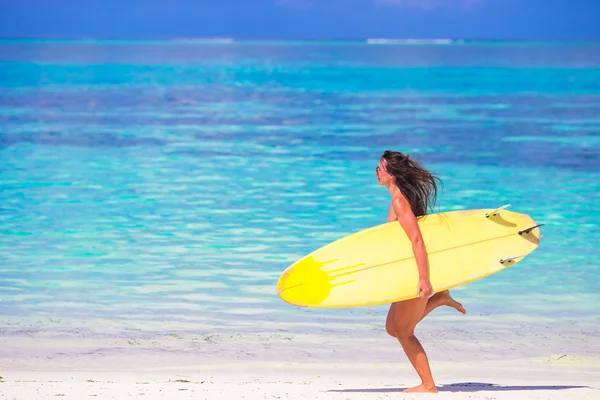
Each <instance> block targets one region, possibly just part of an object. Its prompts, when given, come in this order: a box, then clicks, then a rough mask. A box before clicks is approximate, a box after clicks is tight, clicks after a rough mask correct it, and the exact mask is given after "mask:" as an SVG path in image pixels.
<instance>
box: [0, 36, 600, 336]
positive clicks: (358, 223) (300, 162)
mask: <svg viewBox="0 0 600 400" xmlns="http://www.w3.org/2000/svg"><path fill="white" fill-rule="evenodd" d="M385 149H394V150H399V151H403V152H407V153H410V154H411V155H413V156H414V157H415V158H417V159H418V160H419V161H421V162H422V163H423V164H424V165H425V166H426V167H428V168H429V169H431V170H432V171H434V172H436V173H437V174H438V175H439V176H440V177H441V178H442V180H443V181H444V187H443V191H441V193H440V195H439V198H438V203H437V208H436V210H438V211H447V210H456V209H469V208H488V207H497V206H501V205H504V204H508V203H510V204H512V209H514V210H516V211H521V212H525V213H528V214H530V215H531V216H532V217H533V218H534V219H535V220H536V222H538V223H545V224H546V226H545V227H544V228H543V235H544V236H543V239H542V244H541V245H540V247H539V248H538V249H537V250H536V251H535V252H534V253H532V254H531V255H530V256H529V257H528V258H526V259H525V260H524V261H522V262H521V263H519V264H517V265H516V266H515V267H512V268H510V269H508V270H506V271H504V272H502V273H498V274H496V275H493V276H491V277H489V278H486V279H483V280H480V281H477V282H474V283H471V284H469V285H466V286H463V287H460V288H457V289H456V290H454V291H453V292H454V295H455V297H456V298H457V299H458V300H460V301H462V302H463V304H464V305H465V306H466V307H467V309H468V310H469V313H470V314H471V315H480V316H492V317H495V318H500V319H501V318H502V316H503V315H511V316H512V317H511V318H514V316H515V315H517V316H519V318H522V319H523V320H528V321H531V320H535V319H536V318H543V324H545V325H547V324H548V321H551V322H552V321H554V322H556V323H558V322H560V321H563V320H568V321H572V320H573V319H574V318H581V319H582V320H585V321H588V322H589V323H590V324H591V325H589V326H591V327H592V328H593V327H594V326H595V327H596V328H595V329H596V331H597V330H598V326H600V306H598V304H599V302H600V294H599V293H598V281H599V280H600V250H599V245H600V242H599V241H598V234H599V227H600V222H599V217H600V206H599V202H600V196H599V194H598V193H599V189H600V157H599V156H600V44H598V43H525V42H460V43H455V42H441V43H421V44H407V43H395V44H387V45H386V44H378V45H374V44H367V43H365V42H236V41H224V42H223V41H214V42H211V41H194V40H187V41H186V40H178V41H176V40H173V41H93V40H79V41H74V40H73V41H69V40H59V41H52V40H3V41H0V320H1V321H2V331H3V334H14V333H19V332H21V333H22V332H24V331H28V330H31V331H40V330H60V329H71V328H72V327H73V326H77V327H78V329H82V328H85V327H89V329H90V331H93V332H95V333H96V334H98V335H109V334H110V335H119V334H122V333H123V332H125V329H126V328H127V327H135V329H136V331H137V332H138V334H145V333H148V334H154V333H157V332H163V333H164V332H166V330H167V329H168V331H169V332H177V331H203V332H212V331H215V332H221V331H240V330H242V331H246V332H250V331H253V330H269V329H297V330H299V331H302V330H307V331H308V330H311V329H312V330H319V329H320V330H327V329H334V328H333V327H335V326H336V325H335V324H336V323H340V324H342V325H343V324H351V325H352V324H354V325H355V326H359V325H360V324H362V323H363V321H376V322H381V330H383V325H382V323H383V321H384V318H385V313H386V312H387V307H386V306H380V307H368V308H358V309H348V310H307V309H298V308H295V307H292V306H290V305H288V304H286V303H284V302H283V301H282V300H280V299H279V297H278V296H277V294H276V292H275V284H276V282H277V278H278V277H279V274H280V273H281V272H282V271H283V270H284V269H285V268H286V267H287V266H288V265H289V264H291V263H292V262H294V261H295V260H297V259H298V258H300V257H301V256H303V255H305V254H307V253H309V252H310V251H312V250H314V249H316V248H318V247H320V246H323V245H325V244H326V243H328V242H330V241H332V240H335V239H338V238H340V237H342V236H344V235H347V234H350V233H353V232H355V231H358V230H360V229H364V228H367V227H370V226H373V225H376V224H380V223H383V222H385V221H386V216H387V207H388V205H389V195H388V193H387V191H386V190H385V188H382V187H379V186H378V185H377V182H376V180H375V176H374V168H375V166H376V165H377V162H378V158H379V156H380V155H381V153H382V152H383V151H384V150H385ZM436 313H437V314H435V315H432V317H431V318H434V319H435V318H441V317H444V316H445V315H450V314H445V313H450V311H446V310H440V311H439V312H436ZM452 315H454V314H452ZM61 321H65V322H64V324H63V323H62V322H61ZM66 321H69V322H68V323H67V322H66ZM92 321H93V325H94V327H92ZM465 321H467V322H464V323H462V324H463V326H464V329H468V326H469V324H468V320H465ZM110 324H112V325H110ZM109 325H110V326H113V327H116V328H110V329H109V328H108V326H109ZM342 325H340V326H342ZM344 326H349V325H344ZM69 327H71V328H69ZM328 327H330V328H328ZM346 333H348V332H346Z"/></svg>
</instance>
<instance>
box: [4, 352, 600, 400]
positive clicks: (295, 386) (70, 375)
mask: <svg viewBox="0 0 600 400" xmlns="http://www.w3.org/2000/svg"><path fill="white" fill-rule="evenodd" d="M78 361H79V362H80V361H82V360H78ZM87 361H88V362H89V365H88V367H87V368H77V369H76V370H75V369H54V368H49V366H46V367H45V368H44V369H40V368H39V367H36V366H35V365H31V366H30V367H29V368H28V369H26V370H5V369H4V368H3V372H2V374H3V375H2V376H3V379H4V381H5V382H3V383H2V384H1V385H2V386H1V388H2V390H1V391H0V398H2V399H10V400H13V399H46V398H56V397H61V398H70V399H83V398H89V397H94V398H99V399H121V398H144V399H192V398H193V399H249V400H251V399H395V398H399V399H412V398H422V397H423V396H424V395H422V394H404V393H401V392H400V391H401V390H402V389H404V388H406V387H409V386H410V385H414V384H416V383H418V382H417V379H416V376H415V375H414V372H412V371H411V370H410V368H409V366H408V365H406V363H399V364H378V363H370V364H360V363H344V364H334V363H277V362H271V363H234V364H227V363H222V364H209V365H202V364H198V365H188V366H182V367H175V366H169V367H164V368H160V367H155V368H143V367H140V368H137V369H122V368H121V367H120V366H119V364H118V363H115V364H114V366H113V367H114V368H113V369H111V368H109V366H108V365H102V363H96V362H95V361H96V360H94V358H93V357H89V359H88V360H87ZM432 368H434V369H435V372H436V376H437V380H438V382H437V384H438V389H439V391H440V393H439V394H438V395H439V396H442V397H443V398H448V399H515V398H523V399H598V398H600V381H599V380H598V377H600V363H599V362H598V360H595V363H593V361H592V360H577V359H567V360H565V361H562V360H557V359H554V360H545V361H542V360H526V359H524V360H512V361H511V362H487V363H481V362H471V363H449V364H440V363H432ZM142 396H143V397H142ZM425 396H426V397H431V395H425Z"/></svg>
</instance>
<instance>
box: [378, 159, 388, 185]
mask: <svg viewBox="0 0 600 400" xmlns="http://www.w3.org/2000/svg"><path fill="white" fill-rule="evenodd" d="M386 164H387V162H386V161H385V159H384V158H381V159H379V164H378V165H377V168H375V176H376V177H377V183H379V184H380V185H387V184H388V183H389V182H390V180H391V179H392V175H391V174H390V173H388V172H387V169H386Z"/></svg>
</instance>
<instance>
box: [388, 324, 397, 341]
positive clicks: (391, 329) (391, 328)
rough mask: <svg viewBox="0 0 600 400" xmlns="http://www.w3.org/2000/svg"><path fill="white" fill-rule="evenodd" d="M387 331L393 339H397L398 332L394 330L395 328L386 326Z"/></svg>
mask: <svg viewBox="0 0 600 400" xmlns="http://www.w3.org/2000/svg"><path fill="white" fill-rule="evenodd" d="M385 331H386V332H387V334H388V335H390V336H391V337H394V338H395V337H396V330H395V329H394V327H393V326H390V325H387V324H386V326H385Z"/></svg>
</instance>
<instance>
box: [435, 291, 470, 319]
mask: <svg viewBox="0 0 600 400" xmlns="http://www.w3.org/2000/svg"><path fill="white" fill-rule="evenodd" d="M435 295H436V296H439V300H438V301H439V302H440V303H441V304H442V305H444V306H448V307H452V308H454V309H456V311H458V312H460V313H462V314H466V313H467V311H466V310H465V308H464V307H463V306H462V304H460V303H459V302H458V301H456V300H454V299H453V298H452V297H451V296H450V292H449V291H448V290H444V291H443V292H439V293H436V294H435Z"/></svg>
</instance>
